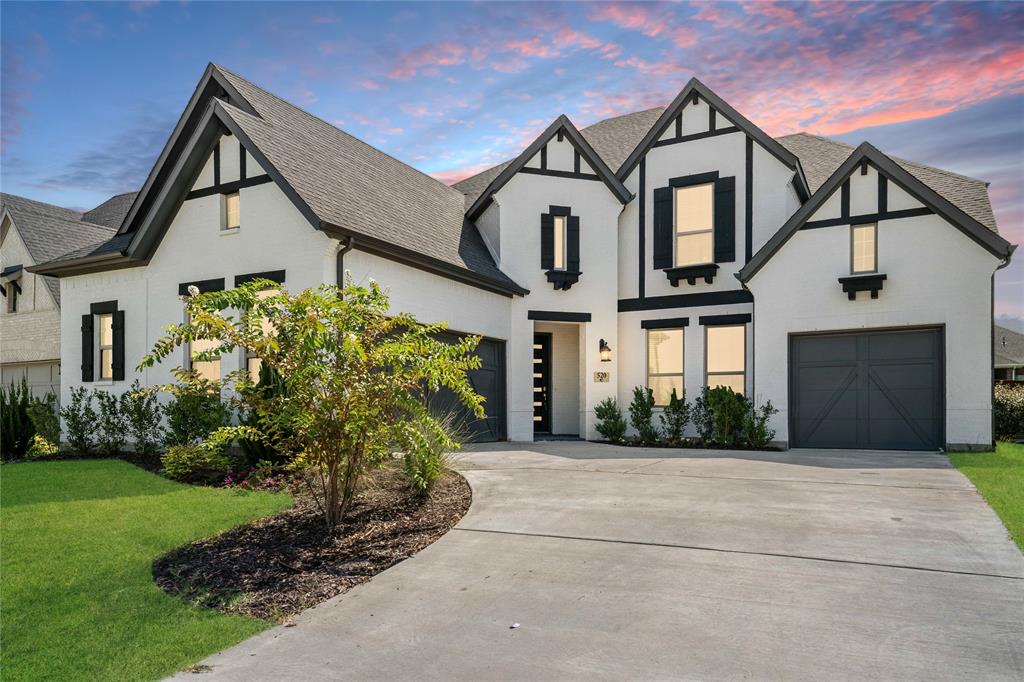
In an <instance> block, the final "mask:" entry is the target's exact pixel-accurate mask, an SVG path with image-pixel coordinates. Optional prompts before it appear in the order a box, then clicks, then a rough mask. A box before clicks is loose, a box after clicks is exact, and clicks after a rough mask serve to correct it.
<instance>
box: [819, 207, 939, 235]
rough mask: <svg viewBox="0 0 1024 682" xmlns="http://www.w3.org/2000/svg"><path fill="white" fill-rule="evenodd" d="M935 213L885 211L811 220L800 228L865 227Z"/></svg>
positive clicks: (911, 210) (927, 209) (926, 210)
mask: <svg viewBox="0 0 1024 682" xmlns="http://www.w3.org/2000/svg"><path fill="white" fill-rule="evenodd" d="M933 213H935V211H933V210H932V209H930V208H928V207H927V206H923V207H921V208H904V209H900V210H899V211H885V212H881V213H861V214H860V215H848V216H846V217H840V218H827V219H825V220H809V221H807V222H806V223H804V224H803V225H801V226H800V229H801V230H815V229H818V228H819V227H836V226H838V225H863V224H865V223H877V222H879V221H881V220H899V219H900V218H915V217H917V216H923V215H932V214H933Z"/></svg>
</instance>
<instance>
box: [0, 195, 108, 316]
mask: <svg viewBox="0 0 1024 682" xmlns="http://www.w3.org/2000/svg"><path fill="white" fill-rule="evenodd" d="M115 198H116V197H115ZM0 201H2V204H3V206H4V207H5V208H7V209H8V210H9V211H10V212H11V218H12V219H13V221H14V224H15V226H16V227H17V228H18V234H19V235H20V236H21V238H22V240H23V241H24V242H25V247H26V248H27V249H28V253H29V255H30V256H32V260H33V263H34V264H36V265H38V264H41V263H46V262H49V261H54V260H58V259H61V260H63V259H66V258H67V257H68V256H69V254H70V253H71V252H78V251H87V250H89V249H96V248H99V247H100V246H101V245H103V244H104V243H105V242H107V240H109V239H110V238H111V237H113V236H114V233H115V232H116V228H115V227H109V226H107V225H102V224H97V223H94V222H89V221H87V220H85V218H84V216H85V215H88V213H86V214H82V213H80V212H78V211H74V210H72V209H70V208H62V207H60V206H54V205H53V204H45V203H43V202H41V201H34V200H32V199H26V198H25V197H19V196H16V195H14V194H6V193H4V194H0ZM108 203H109V200H108V201H107V202H104V203H103V204H100V207H103V206H105V205H106V204H108ZM97 208H99V207H97ZM95 210H96V209H93V211H95ZM124 210H125V212H127V207H125V208H124ZM89 213H92V211H90V212H89ZM105 213H106V215H107V216H113V215H114V213H113V211H111V210H110V209H107V210H106V211H105ZM123 217H124V214H123V213H122V214H121V218H123ZM117 222H118V224H120V220H118V221H117ZM43 281H45V282H46V286H47V288H48V289H49V290H50V293H51V294H53V298H54V300H55V301H57V304H58V305H59V304H60V287H59V286H58V284H57V281H56V280H55V279H54V278H52V277H44V278H43Z"/></svg>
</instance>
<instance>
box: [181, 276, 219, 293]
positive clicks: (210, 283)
mask: <svg viewBox="0 0 1024 682" xmlns="http://www.w3.org/2000/svg"><path fill="white" fill-rule="evenodd" d="M189 287H195V288H197V289H199V293H201V294H205V293H208V292H211V291H224V278H223V277H216V278H214V279H200V280H196V281H194V282H182V283H180V284H179V285H178V296H188V295H189V294H188V288H189Z"/></svg>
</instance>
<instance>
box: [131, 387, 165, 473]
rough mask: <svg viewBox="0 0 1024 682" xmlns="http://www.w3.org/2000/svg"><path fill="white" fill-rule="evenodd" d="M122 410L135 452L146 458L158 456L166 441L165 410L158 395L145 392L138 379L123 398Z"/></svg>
mask: <svg viewBox="0 0 1024 682" xmlns="http://www.w3.org/2000/svg"><path fill="white" fill-rule="evenodd" d="M121 410H122V413H123V416H124V421H125V425H126V427H127V430H128V435H129V436H130V437H131V440H132V444H133V449H134V451H135V452H136V453H137V454H140V455H145V456H148V455H153V454H156V452H157V451H158V450H159V449H160V446H161V444H162V443H163V441H164V428H163V426H162V425H161V419H162V416H161V415H162V413H163V410H162V408H161V407H160V403H159V402H158V401H157V398H156V394H154V393H149V392H146V391H143V390H142V386H141V385H140V384H139V380H138V379H136V380H135V382H134V383H133V384H132V387H131V389H129V391H128V392H127V393H125V394H124V396H123V397H122V402H121Z"/></svg>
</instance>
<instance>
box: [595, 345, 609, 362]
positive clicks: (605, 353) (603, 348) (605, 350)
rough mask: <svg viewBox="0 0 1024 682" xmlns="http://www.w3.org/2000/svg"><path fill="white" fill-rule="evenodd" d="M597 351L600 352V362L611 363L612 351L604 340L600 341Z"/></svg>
mask: <svg viewBox="0 0 1024 682" xmlns="http://www.w3.org/2000/svg"><path fill="white" fill-rule="evenodd" d="M598 349H599V350H600V352H601V362H611V361H612V349H611V347H610V346H609V345H608V343H607V342H606V341H605V340H604V339H601V344H600V346H598Z"/></svg>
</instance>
